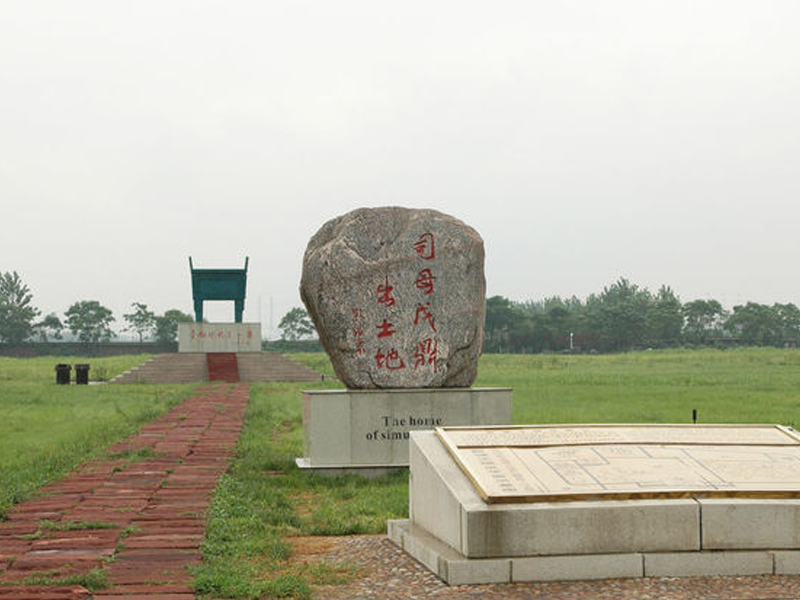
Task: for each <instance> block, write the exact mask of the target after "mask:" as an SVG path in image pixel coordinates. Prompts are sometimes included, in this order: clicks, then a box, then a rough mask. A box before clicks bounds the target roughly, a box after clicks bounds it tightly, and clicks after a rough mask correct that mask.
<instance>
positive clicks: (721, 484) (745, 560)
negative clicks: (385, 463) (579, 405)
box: [389, 425, 800, 585]
mask: <svg viewBox="0 0 800 600" xmlns="http://www.w3.org/2000/svg"><path fill="white" fill-rule="evenodd" d="M410 469H411V477H410V499H411V503H410V504H411V506H410V518H409V519H408V520H403V521H390V522H389V537H390V539H391V540H392V541H394V542H395V543H396V544H397V545H399V546H400V547H402V548H403V549H404V550H405V551H406V552H408V553H409V554H410V555H412V556H413V557H414V558H416V559H417V560H418V561H420V562H421V563H422V564H424V565H425V566H426V567H428V568H429V569H430V570H431V571H433V572H434V573H435V574H437V575H438V576H439V577H440V578H441V579H443V580H444V581H446V582H447V583H449V584H451V585H459V584H476V583H505V582H522V581H548V580H574V579H605V578H610V577H650V576H711V575H756V574H773V573H775V574H800V436H799V435H798V434H797V432H795V431H794V430H792V429H790V428H786V427H778V426H748V425H714V426H680V425H677V426H672V425H670V426H583V425H578V426H553V427H502V428H439V429H437V430H436V431H435V432H434V431H425V432H413V433H411V435H410Z"/></svg>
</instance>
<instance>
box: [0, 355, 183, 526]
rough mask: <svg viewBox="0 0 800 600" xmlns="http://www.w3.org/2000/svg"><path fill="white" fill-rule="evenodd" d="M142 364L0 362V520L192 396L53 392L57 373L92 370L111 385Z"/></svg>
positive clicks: (139, 389) (136, 358)
mask: <svg viewBox="0 0 800 600" xmlns="http://www.w3.org/2000/svg"><path fill="white" fill-rule="evenodd" d="M147 358H149V356H147V355H128V356H120V357H110V358H81V357H74V356H73V357H68V358H64V357H42V358H32V359H14V358H0V457H2V458H1V459H0V518H1V517H2V516H3V515H4V514H5V513H6V511H7V510H8V508H9V506H11V505H12V504H14V503H16V502H20V501H21V500H24V499H25V498H28V497H30V496H31V495H32V494H33V493H34V492H35V491H36V490H37V489H39V488H40V487H41V486H43V485H44V484H46V483H48V482H50V481H54V480H57V479H60V478H62V477H64V476H65V475H67V474H68V473H69V472H70V471H72V470H74V469H76V468H77V467H78V466H80V465H81V464H82V463H84V462H86V461H87V460H90V459H92V458H94V457H97V456H101V455H103V453H104V452H105V450H106V448H108V447H109V446H111V445H112V444H114V443H115V442H117V441H119V440H121V439H123V438H125V437H126V436H128V435H130V434H132V433H134V432H135V431H137V430H138V429H139V428H140V427H141V426H142V425H143V424H144V423H147V422H148V421H151V420H152V419H154V418H155V417H157V416H158V415H160V414H162V413H164V412H166V411H167V410H169V409H170V408H171V407H173V406H175V405H176V404H177V403H178V402H180V401H181V400H182V399H184V398H186V397H187V396H188V395H189V394H190V392H191V390H192V389H193V388H194V386H186V385H181V386H174V385H173V386H151V385H89V386H83V385H81V386H76V385H55V372H54V370H53V369H54V366H55V365H56V364H57V363H62V362H63V363H70V364H80V363H89V364H91V371H90V379H91V380H94V379H95V376H96V375H100V376H101V377H103V378H110V377H113V376H114V375H116V374H118V373H121V372H123V371H125V370H126V369H129V368H130V367H132V366H134V365H137V364H140V363H141V362H143V361H144V360H147ZM73 379H74V374H73Z"/></svg>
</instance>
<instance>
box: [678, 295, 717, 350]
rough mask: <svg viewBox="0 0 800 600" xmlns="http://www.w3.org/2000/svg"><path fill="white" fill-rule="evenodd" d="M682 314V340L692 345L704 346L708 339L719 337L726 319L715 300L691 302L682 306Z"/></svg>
mask: <svg viewBox="0 0 800 600" xmlns="http://www.w3.org/2000/svg"><path fill="white" fill-rule="evenodd" d="M682 312H683V318H684V325H683V335H684V339H685V340H686V341H688V342H691V343H694V344H705V343H706V342H707V341H708V340H709V338H710V337H712V336H714V335H719V334H720V333H721V328H722V324H723V322H724V321H725V319H726V318H727V316H726V314H725V311H724V310H723V308H722V305H721V304H720V303H719V302H718V301H716V300H692V301H691V302H687V303H686V304H684V305H683V309H682Z"/></svg>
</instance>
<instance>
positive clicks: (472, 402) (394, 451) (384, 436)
mask: <svg viewBox="0 0 800 600" xmlns="http://www.w3.org/2000/svg"><path fill="white" fill-rule="evenodd" d="M303 404H304V412H303V427H304V430H305V448H304V450H305V452H304V453H305V456H303V457H302V458H298V459H297V461H296V462H297V465H298V466H299V467H300V468H302V469H306V470H309V471H312V472H315V473H318V474H321V475H343V474H347V473H358V474H361V475H363V476H366V477H374V476H377V475H384V474H387V473H389V472H390V471H391V470H393V469H397V468H406V467H408V440H409V434H410V432H411V431H413V430H426V429H433V428H434V427H441V426H445V425H447V426H450V425H501V424H507V423H511V422H512V419H513V414H512V390H511V389H510V388H430V389H382V390H309V391H306V392H304V395H303Z"/></svg>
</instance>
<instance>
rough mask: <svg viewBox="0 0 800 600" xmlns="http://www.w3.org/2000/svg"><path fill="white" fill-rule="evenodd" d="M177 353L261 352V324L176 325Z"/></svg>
mask: <svg viewBox="0 0 800 600" xmlns="http://www.w3.org/2000/svg"><path fill="white" fill-rule="evenodd" d="M178 352H261V323H178Z"/></svg>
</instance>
